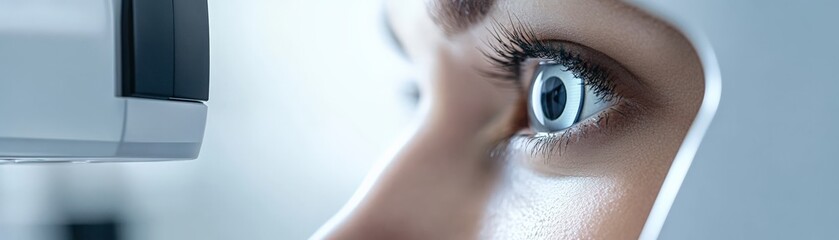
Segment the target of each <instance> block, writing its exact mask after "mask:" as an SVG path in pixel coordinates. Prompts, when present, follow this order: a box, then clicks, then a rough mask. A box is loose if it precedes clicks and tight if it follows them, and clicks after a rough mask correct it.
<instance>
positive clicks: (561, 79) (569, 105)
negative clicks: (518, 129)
mask: <svg viewBox="0 0 839 240" xmlns="http://www.w3.org/2000/svg"><path fill="white" fill-rule="evenodd" d="M529 94H530V97H529V99H528V108H529V109H530V110H529V111H528V112H529V114H528V115H529V117H530V122H531V126H532V127H533V130H535V131H536V132H543V133H544V132H557V131H562V130H565V129H567V128H569V127H571V126H573V125H574V124H575V123H577V122H579V121H581V120H584V119H586V118H589V117H591V116H594V115H595V114H597V113H599V112H600V111H603V110H604V109H606V108H607V107H608V106H609V103H608V102H607V101H605V100H603V99H602V98H600V97H598V96H597V95H596V94H594V92H593V91H592V89H591V87H589V86H587V85H586V84H585V81H583V80H582V79H580V78H578V77H575V76H574V74H573V73H572V72H571V71H569V70H568V68H567V67H565V66H563V65H559V64H553V63H542V64H540V65H539V68H538V69H537V70H536V74H535V77H534V79H533V80H532V81H531V86H530V93H529Z"/></svg>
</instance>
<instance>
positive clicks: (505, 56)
mask: <svg viewBox="0 0 839 240" xmlns="http://www.w3.org/2000/svg"><path fill="white" fill-rule="evenodd" d="M511 22H512V20H511ZM489 32H490V34H491V36H492V39H491V41H490V42H488V43H486V45H487V46H489V49H490V50H489V51H484V50H482V53H483V55H484V56H485V57H486V58H487V59H488V60H489V62H490V64H491V65H492V66H493V69H492V70H490V71H482V72H483V73H484V75H486V76H487V77H490V78H492V79H499V80H502V81H504V82H507V83H513V84H515V86H516V87H517V88H521V87H522V83H521V81H522V72H523V69H522V68H523V66H522V64H523V63H524V62H525V61H526V60H528V59H545V60H548V61H553V62H556V63H557V64H560V65H563V66H565V67H567V68H568V69H570V70H571V72H572V73H573V74H574V75H575V77H578V78H580V79H582V80H583V81H584V83H585V84H586V85H588V86H591V89H592V91H593V93H594V94H595V95H596V96H597V97H599V98H600V99H602V101H609V102H615V104H613V106H612V107H609V108H608V109H606V110H604V111H603V112H601V113H599V114H597V115H595V116H593V117H592V118H591V119H586V120H582V121H580V122H579V123H577V124H576V125H575V126H572V127H571V128H568V129H567V130H565V131H563V132H561V133H550V134H547V135H546V136H535V135H533V134H524V133H522V134H518V135H517V136H514V138H517V137H518V138H519V139H523V140H524V141H511V142H517V143H519V144H520V146H521V147H524V149H528V150H529V152H531V153H532V154H533V155H534V156H536V155H539V154H542V155H545V156H548V155H549V154H550V153H559V154H560V155H561V153H562V152H563V150H564V149H565V148H566V147H567V146H568V145H569V143H572V142H576V141H579V140H580V139H582V138H584V137H586V136H588V135H590V134H591V133H594V132H596V131H597V130H602V129H601V128H602V127H605V126H610V125H612V124H609V122H611V121H613V120H611V119H613V118H615V117H627V113H628V111H629V110H628V109H627V108H631V109H641V105H640V104H635V103H633V102H629V101H622V98H621V97H620V95H619V94H616V92H615V88H616V86H615V81H614V80H613V79H612V75H611V74H610V72H609V71H607V70H606V69H604V68H602V67H600V66H599V65H597V64H595V63H592V62H590V61H588V60H586V59H583V58H582V57H581V56H580V54H578V53H575V52H572V51H570V50H568V49H567V48H566V47H564V44H563V43H558V42H549V41H543V40H540V39H538V38H537V37H536V35H535V34H534V31H533V29H532V28H531V27H529V26H527V25H525V24H522V23H521V22H519V23H518V24H511V27H505V26H504V25H502V24H500V23H499V22H498V21H495V22H494V24H493V25H492V27H491V28H490V29H489ZM527 77H529V76H527ZM528 91H529V89H524V91H523V92H525V94H528ZM546 159H549V158H546Z"/></svg>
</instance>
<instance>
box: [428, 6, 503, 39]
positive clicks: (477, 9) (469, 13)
mask: <svg viewBox="0 0 839 240" xmlns="http://www.w3.org/2000/svg"><path fill="white" fill-rule="evenodd" d="M494 5H495V0H432V1H430V2H429V3H428V5H427V8H428V13H429V15H430V16H431V19H432V20H433V21H434V23H436V24H437V25H438V26H440V28H442V29H443V31H444V32H445V33H446V35H454V34H456V33H458V32H460V31H463V30H466V29H469V27H470V26H472V25H473V24H475V23H478V22H480V21H481V20H483V19H484V17H486V15H487V13H489V11H490V10H492V7H493V6H494Z"/></svg>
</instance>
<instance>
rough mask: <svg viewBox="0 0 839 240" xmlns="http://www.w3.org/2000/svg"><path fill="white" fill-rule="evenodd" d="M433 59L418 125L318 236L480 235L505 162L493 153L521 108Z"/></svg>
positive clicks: (469, 72) (450, 63) (445, 56)
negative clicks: (424, 110)
mask: <svg viewBox="0 0 839 240" xmlns="http://www.w3.org/2000/svg"><path fill="white" fill-rule="evenodd" d="M431 62H433V63H432V64H430V66H431V67H430V68H428V69H430V73H431V74H430V75H429V76H432V77H430V78H429V79H425V80H426V81H427V82H426V83H427V84H426V86H429V88H428V89H426V94H424V97H429V98H430V99H429V100H428V101H427V104H428V105H429V106H428V108H427V109H428V111H427V113H425V114H424V117H423V120H422V122H421V124H420V125H419V128H418V129H417V130H416V131H415V132H414V134H413V136H412V137H411V139H410V140H409V141H407V143H406V144H405V145H404V146H402V147H401V149H400V150H399V151H398V153H397V154H396V155H395V156H394V157H393V158H392V159H391V160H390V162H389V163H388V165H387V166H386V167H385V168H384V170H383V171H382V172H381V174H380V175H379V176H378V178H377V180H376V182H375V183H374V185H373V186H372V187H371V188H370V189H369V190H368V192H366V194H365V195H364V197H363V198H362V200H361V201H360V202H359V203H358V205H356V206H354V209H353V210H352V211H351V212H350V214H349V215H347V216H346V217H345V218H344V219H342V220H340V222H339V223H338V224H336V225H335V226H331V227H330V226H327V228H326V229H322V230H323V231H322V232H323V234H322V235H316V236H315V237H313V238H320V237H321V236H322V237H323V238H327V239H469V238H476V237H477V235H476V234H477V232H478V228H479V227H480V226H479V223H480V222H481V219H482V217H483V216H482V212H483V210H484V206H485V203H486V201H487V199H488V198H489V196H490V194H491V192H492V189H493V185H494V183H495V179H496V176H497V175H498V169H499V167H498V166H499V161H500V160H501V159H499V156H501V155H500V154H494V150H497V149H499V148H498V147H499V146H502V145H503V142H504V140H505V139H507V138H508V137H509V136H510V135H512V134H513V133H514V132H515V131H516V130H517V129H515V126H518V125H519V124H518V123H519V122H521V121H522V119H521V118H520V117H518V116H522V115H523V114H518V112H519V111H520V110H519V109H518V107H517V106H521V105H523V104H514V103H515V101H516V100H517V99H518V98H517V94H515V92H513V91H511V90H510V89H499V88H498V87H497V86H496V85H494V84H493V83H492V82H491V81H487V80H486V79H484V78H482V77H480V76H479V75H478V74H475V73H474V68H473V66H469V65H468V64H467V63H464V62H462V61H458V57H456V56H454V55H453V54H451V52H448V51H441V52H440V53H439V54H437V56H436V57H435V59H433V61H431ZM495 153H498V152H497V151H496V152H495Z"/></svg>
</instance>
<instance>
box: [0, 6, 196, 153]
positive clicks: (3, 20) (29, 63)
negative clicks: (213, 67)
mask: <svg viewBox="0 0 839 240" xmlns="http://www.w3.org/2000/svg"><path fill="white" fill-rule="evenodd" d="M208 25H209V24H208V12H207V2H206V0H73V1H47V0H26V1H19V0H0V163H20V162H66V161H72V162H101V161H159V160H184V159H195V158H196V157H197V156H198V154H199V151H200V149H201V143H202V140H203V137H204V127H205V124H206V118H207V106H206V105H205V102H206V101H207V100H208V99H209V96H208V91H209V27H208Z"/></svg>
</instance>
